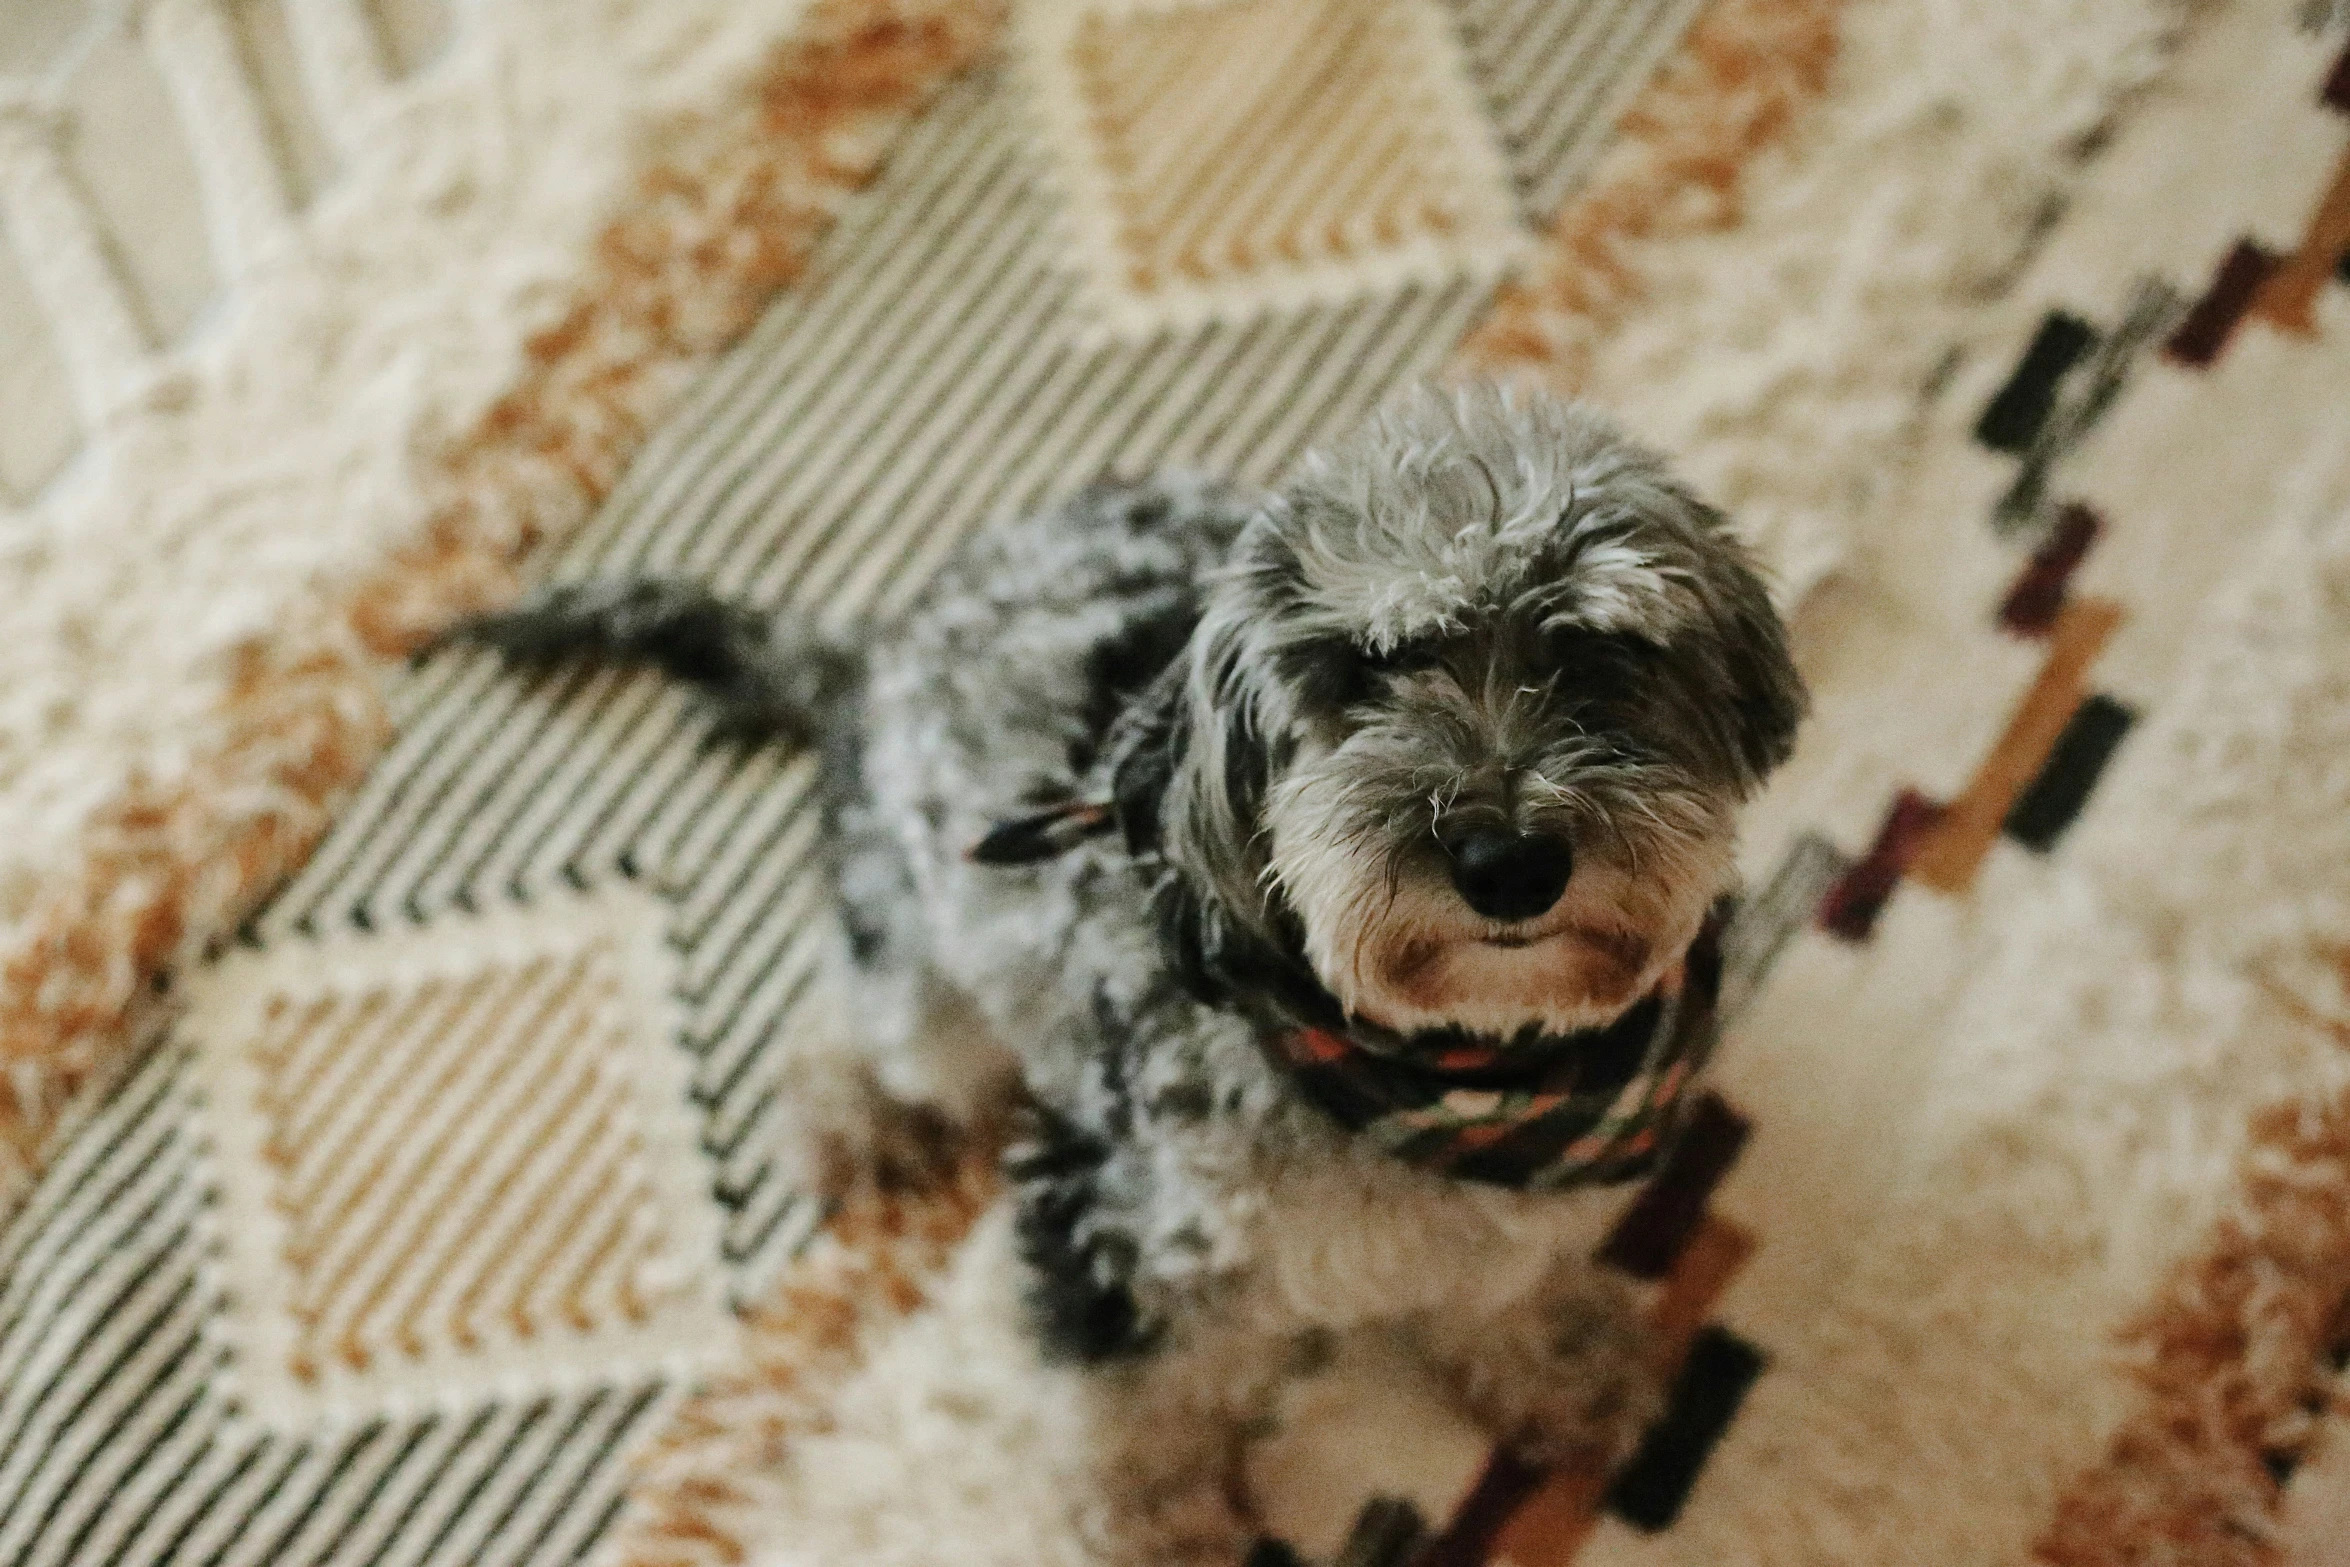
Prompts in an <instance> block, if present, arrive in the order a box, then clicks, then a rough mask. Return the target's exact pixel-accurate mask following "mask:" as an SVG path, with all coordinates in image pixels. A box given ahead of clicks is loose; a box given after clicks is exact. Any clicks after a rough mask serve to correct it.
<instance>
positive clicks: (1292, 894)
mask: <svg viewBox="0 0 2350 1567" xmlns="http://www.w3.org/2000/svg"><path fill="white" fill-rule="evenodd" d="M1267 807H1268V808H1267V812H1266V820H1265V827H1266V831H1267V837H1268V840H1269V842H1268V847H1269V850H1270V863H1269V865H1268V869H1267V875H1268V877H1269V878H1270V879H1271V881H1272V882H1273V883H1274V884H1275V885H1276V886H1277V888H1278V889H1279V891H1280V892H1281V894H1282V896H1283V897H1284V898H1285V899H1286V900H1287V902H1288V904H1289V906H1290V908H1291V910H1292V911H1293V912H1294V913H1295V914H1296V916H1297V918H1298V921H1299V923H1300V925H1301V926H1302V927H1303V931H1304V936H1305V948H1306V957H1307V960H1308V961H1309V962H1310V963H1311V964H1312V965H1313V967H1314V971H1315V974H1316V976H1317V977H1318V978H1319V979H1320V980H1321V982H1322V984H1323V985H1324V986H1325V987H1326V988H1327V989H1328V990H1329V991H1330V992H1331V994H1332V995H1333V996H1335V997H1336V998H1337V999H1338V1001H1339V1003H1340V1004H1341V1005H1342V1006H1344V1007H1345V1008H1346V1010H1347V1011H1348V1013H1349V1014H1351V1015H1353V1016H1357V1017H1361V1018H1363V1019H1365V1020H1367V1021H1369V1022H1371V1023H1374V1024H1377V1025H1378V1026H1380V1027H1382V1028H1387V1029H1392V1030H1395V1031H1398V1032H1403V1033H1415V1032H1419V1031H1422V1030H1426V1029H1465V1030H1467V1031H1469V1032H1471V1033H1476V1034H1484V1035H1490V1036H1501V1037H1506V1036H1509V1035H1513V1034H1516V1033H1518V1032H1520V1031H1521V1030H1524V1029H1526V1028H1529V1027H1532V1028H1537V1029H1540V1030H1541V1031H1543V1032H1546V1033H1567V1032H1571V1031H1573V1030H1576V1029H1581V1028H1589V1027H1595V1026H1598V1025H1600V1024H1604V1023H1608V1022H1611V1021H1613V1020H1614V1019H1615V1018H1617V1017H1619V1016H1620V1015H1622V1014H1623V1012H1624V1011H1625V1010H1626V1009H1627V1008H1629V1007H1631V1006H1632V1005H1633V1004H1634V1003H1635V1002H1637V1001H1638V1000H1639V999H1640V998H1641V997H1643V996H1645V995H1646V994H1648V992H1649V991H1651V990H1653V989H1654V988H1655V987H1656V986H1657V984H1658V983H1659V982H1660V981H1661V980H1662V979H1663V978H1664V976H1665V975H1666V973H1667V972H1669V971H1670V970H1671V969H1672V967H1673V965H1674V964H1676V963H1678V962H1679V961H1680V960H1681V957H1682V955H1683V954H1684V953H1685V952H1686V951H1687V950H1688V948H1689V945H1690V943H1691V942H1693V941H1695V940H1696V938H1697V933H1698V930H1699V928H1700V927H1701V926H1702V925H1703V924H1704V922H1705V917H1706V914H1707V911H1708V910H1709V909H1710V908H1711V907H1712V905H1713V903H1714V901H1715V899H1716V898H1718V897H1719V896H1720V895H1721V893H1722V892H1723V891H1724V890H1725V889H1726V888H1727V887H1728V886H1729V884H1730V880H1731V877H1732V875H1733V851H1734V844H1733V841H1732V833H1731V828H1730V824H1729V819H1728V814H1727V812H1726V811H1724V812H1719V813H1716V812H1712V811H1706V810H1702V809H1694V808H1690V809H1683V810H1681V811H1678V812H1664V813H1656V814H1654V815H1653V816H1652V818H1651V819H1649V820H1646V821H1643V822H1640V823H1636V824H1629V825H1624V826H1621V827H1619V828H1618V829H1617V830H1615V831H1611V832H1592V833H1585V834H1581V835H1579V841H1578V846H1577V857H1576V864H1575V871H1574V875H1573V877H1572V878H1571V879H1570V880H1569V882H1568V884H1567V890H1566V892H1565V893H1564V894H1563V895H1562V896H1561V897H1560V899H1559V901H1558V902H1557V903H1556V904H1555V905H1553V906H1552V907H1551V908H1550V909H1548V910H1547V911H1545V912H1544V913H1543V914H1541V915H1539V916H1537V917H1535V918H1533V919H1529V920H1524V921H1520V922H1517V923H1514V924H1505V923H1502V922H1499V921H1495V920H1490V919H1487V918H1485V917H1484V916H1482V915H1479V914H1478V913H1476V912H1475V911H1474V910H1472V909H1470V908H1469V906H1468V905H1467V904H1466V903H1464V902H1462V901H1461V898H1460V896H1459V894H1457V893H1456V892H1455V891H1454V890H1453V888H1452V885H1451V882H1450V880H1449V877H1448V875H1447V873H1446V870H1445V868H1444V865H1443V863H1442V860H1441V857H1440V856H1439V855H1438V854H1437V853H1436V852H1435V845H1434V842H1433V839H1432V837H1428V836H1424V835H1423V836H1416V837H1414V838H1413V839H1410V840H1407V841H1400V842H1399V841H1397V839H1396V837H1395V834H1394V828H1393V826H1392V824H1391V823H1390V822H1389V821H1388V820H1387V819H1386V818H1385V816H1384V814H1383V813H1382V812H1380V811H1379V810H1378V809H1377V808H1376V807H1375V806H1373V805H1371V804H1369V803H1368V802H1364V801H1361V800H1357V799H1353V798H1350V796H1349V794H1348V791H1347V790H1346V789H1345V788H1344V787H1342V786H1340V785H1338V784H1336V783H1335V782H1334V781H1333V780H1332V779H1331V778H1329V777H1328V776H1326V775H1325V771H1324V769H1322V768H1319V767H1316V766H1313V765H1310V764H1309V765H1308V766H1306V767H1303V768H1301V769H1298V770H1296V771H1294V772H1293V773H1292V774H1291V775H1290V776H1289V777H1287V778H1285V779H1283V780H1282V781H1281V782H1280V783H1279V784H1277V785H1276V786H1275V788H1274V789H1273V791H1272V793H1271V796H1270V798H1269V799H1268V802H1267Z"/></svg>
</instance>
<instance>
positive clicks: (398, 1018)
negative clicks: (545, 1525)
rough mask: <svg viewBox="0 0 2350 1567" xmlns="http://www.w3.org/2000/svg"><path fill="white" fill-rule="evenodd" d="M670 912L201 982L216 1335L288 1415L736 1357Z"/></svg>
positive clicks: (344, 946) (582, 912) (631, 911)
mask: <svg viewBox="0 0 2350 1567" xmlns="http://www.w3.org/2000/svg"><path fill="white" fill-rule="evenodd" d="M656 912H657V910H656V909H655V907H654V906H652V905H651V904H650V901H649V900H647V899H644V898H642V897H641V896H639V895H637V894H634V893H630V892H623V893H618V894H615V893H606V894H603V895H601V896H600V897H599V898H597V899H595V900H593V901H588V900H577V901H575V902H573V903H571V904H569V905H567V906H558V907H552V908H546V909H540V910H515V911H508V912H504V913H500V914H497V915H494V916H490V917H486V918H480V919H475V920H462V919H459V920H455V921H453V922H452V923H450V924H436V926H435V927H434V929H433V930H432V931H431V932H430V933H427V932H424V931H414V932H399V933H390V934H385V935H382V936H373V937H360V936H352V937H343V938H337V939H335V940H332V941H327V942H320V943H318V944H317V945H316V946H315V947H314V948H310V949H301V948H295V949H287V948H279V949H274V950H272V951H270V952H269V953H266V954H262V955H257V956H254V957H251V958H246V959H233V960H231V961H229V962H227V963H224V964H222V965H221V966H220V967H219V968H218V969H217V970H214V971H212V972H211V973H209V974H207V975H206V976H205V978H204V981H203V990H202V992H201V994H200V995H199V997H198V1000H197V1005H196V1016H195V1018H194V1019H193V1022H192V1025H191V1029H190V1034H191V1037H192V1038H193V1039H194V1041H195V1045H194V1049H195V1051H196V1054H197V1058H198V1062H197V1067H198V1070H197V1074H196V1075H197V1077H198V1079H199V1080H200V1081H201V1082H202V1083H203V1085H204V1091H205V1094H206V1105H205V1111H206V1114H207V1115H208V1117H209V1118H210V1120H211V1121H212V1123H213V1131H214V1147H215V1151H216V1158H217V1162H218V1167H219V1185H220V1192H221V1198H222V1211H221V1214H220V1220H221V1234H220V1242H221V1248H222V1253H223V1257H224V1260H225V1261H226V1262H227V1264H228V1266H229V1268H230V1270H231V1273H232V1279H231V1281H230V1282H231V1291H230V1293H231V1304H230V1308H229V1312H228V1326H227V1329H226V1331H227V1332H228V1333H229V1334H230V1336H231V1337H232V1338H233V1339H234V1340H235V1345H236V1348H237V1350H238V1351H239V1355H240V1360H241V1366H240V1373H239V1374H240V1377H241V1378H242V1379H243V1381H244V1383H245V1384H246V1390H247V1392H248V1394H249V1395H251V1396H252V1397H253V1398H255V1399H256V1400H257V1401H259V1402H261V1403H263V1404H265V1405H267V1406H269V1407H270V1408H271V1409H272V1410H274V1411H275V1415H274V1418H275V1419H280V1420H285V1421H289V1422H294V1423H300V1422H303V1421H306V1420H308V1419H311V1418H317V1417H327V1418H330V1419H333V1418H336V1417H340V1416H345V1415H347V1416H351V1417H363V1416H367V1417H371V1416H374V1415H377V1414H380V1413H383V1412H386V1411H389V1410H393V1409H405V1408H412V1407H414V1406H416V1405H418V1404H419V1403H424V1404H430V1403H432V1402H434V1400H435V1398H436V1396H437V1395H436V1390H437V1389H439V1388H441V1387H443V1386H446V1387H448V1388H449V1389H451V1390H456V1389H460V1388H461V1389H463V1390H464V1392H465V1393H466V1395H467V1396H468V1397H470V1398H478V1397H479V1395H480V1393H481V1390H482V1382H483V1380H484V1379H485V1378H502V1379H507V1380H512V1381H515V1382H516V1384H517V1387H518V1390H545V1389H548V1388H552V1387H560V1386H565V1385H569V1384H571V1383H573V1382H575V1381H577V1382H586V1381H589V1380H594V1381H598V1382H609V1381H611V1380H612V1379H614V1378H615V1377H618V1378H621V1379H625V1378H626V1377H627V1376H628V1374H629V1370H630V1368H631V1367H632V1365H633V1366H635V1367H636V1368H637V1369H639V1370H640V1371H641V1372H642V1374H643V1375H644V1376H646V1377H648V1378H649V1377H650V1376H652V1375H654V1374H657V1373H660V1372H662V1371H665V1370H674V1369H684V1368H686V1367H690V1366H693V1365H701V1364H707V1363H709V1357H710V1353H711V1352H712V1351H714V1350H717V1349H722V1348H724V1347H726V1345H727V1344H728V1343H729V1341H730V1338H729V1335H728V1334H727V1333H726V1332H724V1331H723V1324H724V1322H725V1320H726V1316H727V1314H726V1312H725V1309H724V1306H723V1304H722V1302H721V1299H720V1296H719V1293H718V1291H717V1289H716V1286H715V1280H716V1274H715V1266H716V1260H717V1246H716V1238H715V1234H714V1231H713V1228H712V1220H711V1218H710V1203H709V1200H708V1198H707V1196H706V1194H705V1192H704V1191H703V1189H702V1188H703V1187H704V1186H705V1185H706V1183H707V1176H706V1175H704V1174H703V1173H702V1171H701V1169H700V1167H699V1158H700V1156H699V1154H698V1153H697V1151H696V1149H695V1147H694V1142H693V1134H692V1131H691V1127H690V1124H689V1123H688V1122H687V1120H686V1118H685V1100H684V1092H685V1075H684V1071H683V1066H682V1061H681V1058H680V1052H679V1047H678V1045H677V1044H676V1042H675V1040H676V1036H675V1031H674V1029H673V1028H672V1027H670V1026H669V1023H668V1008H667V999H666V994H665V992H666V977H665V975H664V974H663V973H662V972H661V971H660V969H659V967H658V966H657V965H658V963H659V962H660V961H661V959H662V958H663V957H664V956H665V955H664V954H663V953H662V951H661V948H660V946H659V938H658V928H657V924H656V923H655V921H654V916H655V914H656Z"/></svg>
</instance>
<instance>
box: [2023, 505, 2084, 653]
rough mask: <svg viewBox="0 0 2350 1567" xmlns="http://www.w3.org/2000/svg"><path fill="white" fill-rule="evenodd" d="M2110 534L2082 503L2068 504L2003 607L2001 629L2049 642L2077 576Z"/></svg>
mask: <svg viewBox="0 0 2350 1567" xmlns="http://www.w3.org/2000/svg"><path fill="white" fill-rule="evenodd" d="M2104 531H2105V523H2104V520H2103V519H2102V518H2100V517H2099V516H2098V515H2097V513H2096V511H2095V510H2094V509H2092V508H2090V507H2088V506H2084V505H2082V504H2081V503H2080V502H2079V501H2072V502H2068V503H2067V504H2066V505H2065V506H2064V507H2063V509H2061V510H2060V511H2058V512H2057V514H2056V523H2055V525H2054V526H2053V527H2051V528H2050V529H2049V530H2048V537H2047V538H2045V539H2043V540H2042V541H2041V542H2040V547H2039V548H2038V549H2036V550H2034V551H2033V552H2032V558H2031V560H2030V561H2029V562H2027V563H2026V564H2025V566H2024V569H2023V571H2022V572H2021V573H2019V574H2018V575H2017V577H2016V579H2015V585H2014V586H2013V587H2011V588H2009V589H2008V590H2007V597H2006V598H2004V599H2002V600H2001V601H2000V604H1999V624H2000V625H2002V626H2004V627H2005V628H2007V629H2008V630H2009V631H2012V632H2014V633H2015V634H2016V635H2018V636H2025V637H2044V636H2046V635H2047V634H2048V632H2049V629H2050V628H2051V627H2053V626H2054V625H2055V624H2056V617H2057V614H2058V612H2059V611H2061V610H2062V609H2063V608H2064V599H2065V594H2066V593H2067V592H2068V591H2070V589H2071V587H2072V580H2073V573H2074V572H2076V571H2078V570H2080V568H2081V562H2082V561H2084V560H2086V559H2087V558H2088V555H2089V547H2090V546H2091V545H2093V544H2095V543H2096V542H2097V538H2098V535H2099V534H2101V533H2103V532H2104Z"/></svg>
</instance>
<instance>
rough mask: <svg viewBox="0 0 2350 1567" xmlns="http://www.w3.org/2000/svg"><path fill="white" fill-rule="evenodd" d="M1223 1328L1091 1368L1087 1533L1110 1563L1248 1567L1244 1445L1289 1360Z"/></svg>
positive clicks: (1263, 1342)
mask: <svg viewBox="0 0 2350 1567" xmlns="http://www.w3.org/2000/svg"><path fill="white" fill-rule="evenodd" d="M1282 1352H1283V1351H1282V1349H1281V1346H1280V1345H1278V1344H1277V1343H1276V1342H1275V1341H1273V1340H1271V1339H1269V1338H1266V1337H1263V1336H1262V1335H1258V1334H1254V1333H1248V1332H1243V1331H1231V1330H1226V1329H1223V1328H1219V1329H1218V1330H1217V1331H1214V1332H1212V1333H1205V1334H1202V1335H1201V1341H1200V1343H1199V1345H1198V1347H1196V1348H1183V1347H1178V1346H1172V1345H1170V1346H1167V1347H1162V1348H1160V1349H1157V1350H1154V1351H1152V1352H1150V1353H1148V1354H1146V1355H1143V1356H1140V1357H1137V1358H1134V1359H1131V1360H1121V1361H1116V1362H1111V1363H1106V1364H1102V1365H1098V1366H1095V1367H1092V1368H1090V1369H1089V1370H1088V1371H1087V1372H1086V1375H1085V1386H1084V1389H1083V1392H1084V1396H1085V1398H1086V1402H1087V1405H1088V1412H1089V1415H1090V1417H1091V1418H1090V1420H1089V1426H1090V1432H1089V1435H1090V1439H1091V1441H1090V1446H1091V1452H1090V1454H1089V1457H1088V1462H1087V1468H1088V1471H1089V1472H1088V1473H1087V1475H1086V1476H1085V1477H1084V1478H1085V1481H1086V1484H1085V1486H1084V1496H1083V1505H1082V1508H1081V1512H1080V1532H1081V1533H1082V1534H1083V1536H1084V1537H1085V1540H1086V1543H1087V1545H1088V1546H1089V1547H1090V1548H1091V1551H1092V1553H1093V1554H1094V1556H1095V1557H1096V1559H1098V1560H1099V1561H1100V1562H1102V1563H1103V1564H1104V1567H1239V1563H1240V1562H1241V1560H1242V1558H1243V1557H1244V1556H1245V1555H1246V1553H1247V1551H1248V1548H1249V1545H1250V1543H1251V1542H1252V1541H1253V1540H1254V1539H1255V1537H1256V1535H1257V1533H1258V1530H1257V1529H1256V1527H1255V1526H1254V1525H1253V1524H1252V1523H1251V1522H1250V1520H1249V1519H1248V1517H1247V1516H1246V1509H1247V1503H1246V1500H1245V1496H1244V1491H1245V1485H1244V1481H1243V1478H1242V1453H1243V1439H1244V1434H1245V1431H1246V1427H1247V1421H1248V1419H1249V1417H1250V1413H1251V1409H1252V1404H1253V1403H1254V1402H1258V1401H1261V1400H1262V1398H1263V1397H1264V1395H1265V1390H1266V1388H1267V1387H1268V1386H1269V1384H1270V1381H1271V1374H1272V1371H1273V1368H1274V1366H1275V1364H1276V1362H1277V1357H1278V1356H1279V1355H1280V1354H1281V1353H1282Z"/></svg>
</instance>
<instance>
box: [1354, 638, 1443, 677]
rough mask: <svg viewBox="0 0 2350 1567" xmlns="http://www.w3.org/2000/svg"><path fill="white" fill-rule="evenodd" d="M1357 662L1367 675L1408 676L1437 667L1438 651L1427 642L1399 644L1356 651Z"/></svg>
mask: <svg viewBox="0 0 2350 1567" xmlns="http://www.w3.org/2000/svg"><path fill="white" fill-rule="evenodd" d="M1355 661H1356V662H1357V663H1358V664H1360V665H1361V666H1362V668H1363V670H1364V672H1365V673H1366V674H1372V675H1408V674H1412V673H1415V672H1417V671H1419V670H1423V669H1433V668H1434V667H1435V666H1436V649H1434V648H1432V647H1430V646H1429V645H1428V644H1427V643H1425V642H1399V643H1397V644H1395V645H1394V646H1393V647H1386V648H1372V647H1358V648H1356V649H1355Z"/></svg>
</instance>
